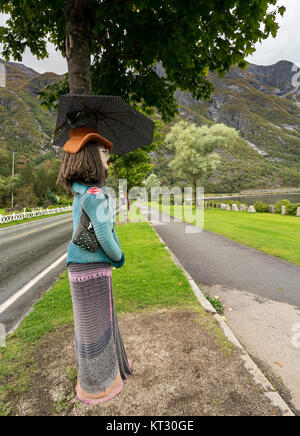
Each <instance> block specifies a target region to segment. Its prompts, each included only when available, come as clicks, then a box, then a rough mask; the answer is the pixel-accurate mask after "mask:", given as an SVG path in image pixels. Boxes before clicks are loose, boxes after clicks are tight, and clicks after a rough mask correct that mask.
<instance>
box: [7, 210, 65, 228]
mask: <svg viewBox="0 0 300 436" xmlns="http://www.w3.org/2000/svg"><path fill="white" fill-rule="evenodd" d="M72 209H73V207H72V206H65V207H57V208H55V209H40V210H33V211H32V212H26V211H25V209H24V212H13V213H12V214H11V215H0V224H4V223H10V222H12V221H21V220H24V219H27V218H36V217H39V216H44V215H53V214H55V213H60V212H68V211H71V210H72Z"/></svg>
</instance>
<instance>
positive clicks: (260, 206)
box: [254, 201, 269, 213]
mask: <svg viewBox="0 0 300 436" xmlns="http://www.w3.org/2000/svg"><path fill="white" fill-rule="evenodd" d="M254 207H255V210H256V212H260V213H268V212H269V206H268V205H267V204H266V203H264V202H263V201H257V202H256V203H255V204H254Z"/></svg>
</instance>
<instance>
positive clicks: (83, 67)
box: [65, 0, 92, 94]
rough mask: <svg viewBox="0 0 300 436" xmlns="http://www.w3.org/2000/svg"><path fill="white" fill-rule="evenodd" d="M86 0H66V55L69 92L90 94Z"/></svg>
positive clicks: (87, 10)
mask: <svg viewBox="0 0 300 436" xmlns="http://www.w3.org/2000/svg"><path fill="white" fill-rule="evenodd" d="M87 4H88V2H87V1H86V0H66V16H65V20H66V41H65V45H66V56H67V62H68V72H69V86H70V94H91V93H92V89H91V54H90V41H91V22H90V21H91V20H90V13H91V11H90V10H89V9H88V6H87Z"/></svg>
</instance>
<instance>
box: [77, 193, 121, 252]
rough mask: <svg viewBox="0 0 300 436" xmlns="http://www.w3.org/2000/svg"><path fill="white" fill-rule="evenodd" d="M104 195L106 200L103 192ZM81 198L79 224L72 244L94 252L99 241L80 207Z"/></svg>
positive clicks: (87, 217) (86, 215)
mask: <svg viewBox="0 0 300 436" xmlns="http://www.w3.org/2000/svg"><path fill="white" fill-rule="evenodd" d="M85 194H86V193H85ZM85 194H84V195H85ZM105 196H106V200H107V202H108V195H107V194H105ZM83 197H84V196H83ZM83 197H82V200H83ZM82 200H81V216H80V221H79V225H78V227H77V230H76V233H75V235H74V238H73V240H72V242H73V244H75V245H78V246H79V247H80V248H82V249H83V250H87V251H91V252H92V253H95V252H96V251H97V250H98V248H99V247H100V243H99V241H98V239H97V236H96V234H95V231H94V228H93V224H92V222H91V220H90V218H89V216H88V214H87V213H86V212H85V210H84V209H83V207H82ZM107 204H108V203H107ZM107 207H108V206H107ZM113 231H114V229H113V230H112V232H113Z"/></svg>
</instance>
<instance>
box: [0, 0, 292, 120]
mask: <svg viewBox="0 0 300 436" xmlns="http://www.w3.org/2000/svg"><path fill="white" fill-rule="evenodd" d="M276 3H277V2H276V0H251V1H250V2H245V1H239V0H225V1H222V2H220V1H219V0H207V1H205V2H199V1H198V0H190V1H185V2H182V0H155V1H154V0H152V1H151V2H150V1H148V0H138V1H135V2H132V1H122V0H118V1H117V0H114V1H109V0H103V1H99V0H88V3H87V5H88V8H89V10H90V11H91V13H90V14H87V16H86V19H87V20H89V24H90V25H91V29H92V31H91V35H90V54H91V55H92V56H94V62H93V65H92V73H91V74H92V91H93V93H95V94H113V95H120V96H122V97H123V98H125V99H126V100H128V101H129V102H130V103H132V104H141V105H142V108H143V110H144V111H145V112H146V113H148V114H150V113H151V108H156V109H157V110H158V112H159V113H160V114H161V115H162V118H163V120H164V121H170V120H171V119H172V118H173V117H174V115H175V114H176V113H177V111H178V107H177V104H176V101H175V99H174V91H175V90H176V89H177V88H180V89H182V90H184V91H190V92H191V94H192V95H193V97H195V98H197V99H198V100H200V99H209V97H210V95H211V93H212V91H213V86H212V84H211V83H210V82H209V81H208V80H207V70H209V71H211V72H217V73H219V74H220V75H224V73H225V72H227V71H228V70H229V69H230V67H231V66H232V65H239V66H242V65H243V66H245V57H246V56H247V55H248V54H250V53H252V52H253V51H254V46H255V43H256V42H258V41H260V40H262V39H265V38H267V37H268V36H269V35H272V36H274V37H275V36H276V34H277V32H278V24H277V22H276V19H277V17H278V16H279V15H281V16H282V15H283V14H284V12H285V8H284V7H283V6H280V7H278V8H275V9H274V10H273V11H271V12H268V8H269V6H270V5H276ZM0 11H2V12H5V13H9V14H10V15H11V18H10V20H9V24H8V26H7V27H2V28H0V42H1V43H3V50H2V56H3V57H4V58H5V59H6V60H8V59H9V57H11V56H12V57H13V58H14V59H15V60H18V61H21V59H22V54H23V53H24V50H25V48H26V47H28V48H29V49H30V50H31V52H32V53H33V54H34V55H36V56H37V57H38V58H39V59H42V58H45V57H47V41H48V40H49V41H51V42H53V43H54V44H55V45H56V47H57V48H58V49H59V50H60V52H61V53H62V55H63V56H65V43H64V40H65V34H66V29H65V1H64V0H51V2H50V1H49V0H39V1H37V0H18V1H14V2H11V1H8V0H7V1H1V2H0ZM87 24H88V23H87ZM159 61H161V62H162V64H163V67H164V71H165V73H166V76H165V77H161V76H160V77H158V76H157V74H156V73H155V71H154V70H153V65H155V64H156V63H157V62H159ZM66 92H68V87H67V82H66V81H64V82H62V83H61V84H60V85H59V86H56V87H55V86H54V87H51V88H48V90H47V91H46V92H45V93H43V94H42V99H43V101H44V103H45V104H47V105H48V107H50V106H54V107H56V103H57V99H58V98H59V96H60V95H61V94H63V93H66Z"/></svg>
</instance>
